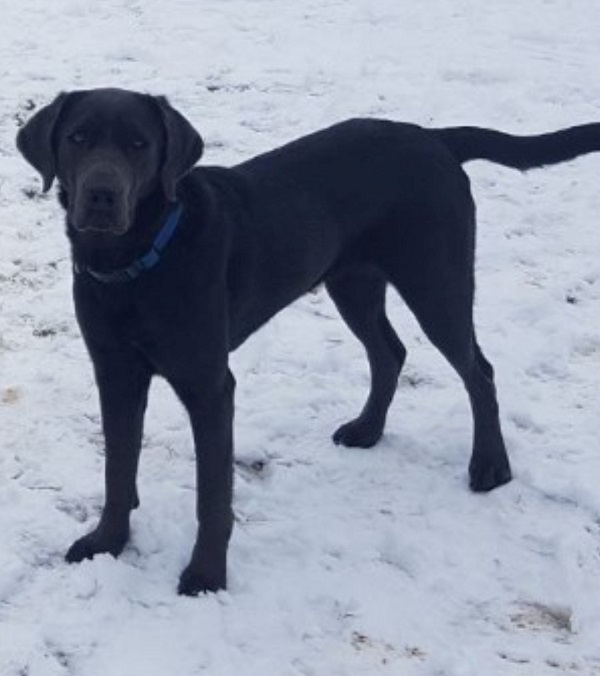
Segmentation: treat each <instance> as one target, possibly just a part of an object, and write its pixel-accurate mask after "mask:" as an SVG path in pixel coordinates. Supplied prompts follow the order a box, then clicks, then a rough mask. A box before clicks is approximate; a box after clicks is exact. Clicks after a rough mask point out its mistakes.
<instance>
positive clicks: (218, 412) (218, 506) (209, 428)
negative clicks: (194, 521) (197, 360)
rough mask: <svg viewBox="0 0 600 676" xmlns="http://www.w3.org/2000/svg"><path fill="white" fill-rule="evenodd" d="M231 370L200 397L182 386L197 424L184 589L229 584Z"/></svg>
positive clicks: (211, 588) (186, 591)
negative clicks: (192, 529) (191, 539)
mask: <svg viewBox="0 0 600 676" xmlns="http://www.w3.org/2000/svg"><path fill="white" fill-rule="evenodd" d="M234 390H235V380H234V377H233V375H232V374H231V372H230V371H229V370H228V371H227V372H226V374H225V375H224V377H223V382H222V384H221V385H220V386H219V387H218V388H214V390H213V391H212V392H206V391H204V392H202V393H199V394H198V395H197V396H196V395H195V394H194V393H192V392H189V391H182V390H181V389H179V388H178V395H179V397H180V398H181V400H182V401H183V403H184V405H185V407H186V409H187V411H188V413H189V416H190V420H191V423H192V429H193V433H194V442H195V447H196V482H197V490H198V494H197V510H196V511H197V517H198V535H197V539H196V544H195V545H194V550H193V553H192V558H191V561H190V563H189V564H188V566H187V568H186V569H185V570H184V571H183V573H182V574H181V578H180V580H179V593H180V594H186V595H195V594H198V593H200V592H206V591H216V590H218V589H224V588H225V586H226V583H227V546H228V544H229V538H230V536H231V530H232V527H233V511H232V505H231V502H232V491H233V431H232V428H233V397H234Z"/></svg>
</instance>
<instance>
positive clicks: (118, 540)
mask: <svg viewBox="0 0 600 676" xmlns="http://www.w3.org/2000/svg"><path fill="white" fill-rule="evenodd" d="M128 538H129V533H128V532H124V533H119V534H113V535H111V536H110V537H109V536H107V535H106V534H104V533H102V532H101V531H100V530H99V529H96V530H94V531H92V532H91V533H88V534H87V535H84V536H83V537H82V538H79V540H76V541H75V542H74V543H73V544H72V545H71V547H69V551H68V552H67V553H66V555H65V559H66V560H67V562H68V563H79V562H80V561H83V560H84V559H93V558H94V556H95V555H96V554H112V556H114V557H117V556H119V554H120V553H121V552H122V551H123V549H124V548H125V545H126V543H127V540H128Z"/></svg>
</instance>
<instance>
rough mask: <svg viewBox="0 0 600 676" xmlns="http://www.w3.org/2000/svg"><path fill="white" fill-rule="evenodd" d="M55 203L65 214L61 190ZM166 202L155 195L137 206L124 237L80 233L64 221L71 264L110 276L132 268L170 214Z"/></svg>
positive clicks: (66, 203)
mask: <svg viewBox="0 0 600 676" xmlns="http://www.w3.org/2000/svg"><path fill="white" fill-rule="evenodd" d="M58 199H59V202H60V204H61V205H62V207H63V208H64V209H65V211H67V212H68V207H69V195H68V193H67V191H66V190H65V189H64V188H63V187H62V186H61V187H60V188H59V193H58ZM169 207H170V205H169V202H167V200H166V198H165V196H164V195H163V193H162V192H161V191H155V192H154V193H152V194H151V195H150V196H149V197H148V198H146V199H145V200H144V201H142V202H141V203H140V205H139V206H138V208H137V210H136V213H135V216H134V221H133V225H132V226H131V228H130V229H129V230H128V231H127V232H126V233H125V234H123V235H112V234H108V233H101V232H92V231H88V232H80V231H78V230H76V229H75V228H74V227H73V226H72V225H71V224H70V223H69V220H68V218H67V237H68V238H69V241H70V242H71V251H72V257H73V262H74V264H75V265H76V266H78V267H81V268H91V269H93V270H97V271H100V272H109V271H112V270H117V269H119V268H123V267H127V266H128V265H131V263H133V261H135V260H136V259H137V258H139V257H140V256H141V255H143V254H145V253H146V252H147V251H148V249H149V248H150V247H151V245H152V242H153V241H154V238H155V237H156V234H157V233H158V231H159V230H160V228H161V227H162V225H163V223H164V220H165V217H166V215H167V213H168V211H169Z"/></svg>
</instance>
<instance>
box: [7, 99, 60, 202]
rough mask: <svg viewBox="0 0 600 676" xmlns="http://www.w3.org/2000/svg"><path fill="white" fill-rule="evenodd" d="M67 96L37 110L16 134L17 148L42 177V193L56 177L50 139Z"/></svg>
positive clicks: (54, 158)
mask: <svg viewBox="0 0 600 676" xmlns="http://www.w3.org/2000/svg"><path fill="white" fill-rule="evenodd" d="M68 96H69V95H68V94H65V93H61V94H59V95H58V96H57V97H56V98H55V99H54V101H53V102H52V103H50V104H49V105H47V106H45V107H44V108H42V109H40V110H38V112H37V113H36V114H35V115H34V116H33V117H32V118H30V119H29V120H28V121H27V122H26V124H25V125H24V126H23V127H21V129H19V133H18V134H17V148H18V149H19V151H20V152H21V153H22V155H23V157H24V158H25V159H26V160H27V161H28V162H29V164H31V165H32V166H33V167H34V169H37V171H39V172H40V174H41V175H42V180H43V182H44V185H43V190H44V192H48V190H50V188H51V187H52V182H53V181H54V177H55V176H56V156H55V152H54V144H53V142H52V139H53V135H54V130H55V129H56V125H57V124H58V120H59V118H60V114H61V112H62V110H63V107H64V104H65V102H66V100H67V98H68Z"/></svg>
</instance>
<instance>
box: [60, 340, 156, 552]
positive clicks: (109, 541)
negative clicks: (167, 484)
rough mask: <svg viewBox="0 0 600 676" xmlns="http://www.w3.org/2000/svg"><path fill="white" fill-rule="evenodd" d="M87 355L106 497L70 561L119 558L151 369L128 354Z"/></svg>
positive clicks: (134, 502)
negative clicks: (98, 411) (94, 386)
mask: <svg viewBox="0 0 600 676" xmlns="http://www.w3.org/2000/svg"><path fill="white" fill-rule="evenodd" d="M90 352H91V354H92V357H93V360H94V367H95V371H96V382H97V384H98V390H99V393H100V407H101V412H102V425H103V430H104V438H105V444H106V459H105V487H106V495H105V504H104V509H103V510H102V516H101V518H100V522H99V523H98V526H97V527H96V528H95V529H94V530H93V531H92V532H91V533H88V534H87V535H85V536H84V537H82V538H80V539H79V540H77V541H76V542H75V543H74V544H73V545H72V546H71V548H70V549H69V551H68V552H67V555H66V559H67V561H69V563H74V562H78V561H82V560H83V559H91V558H93V556H94V555H95V554H101V553H104V552H108V553H110V554H112V555H113V556H118V555H119V554H120V553H121V552H122V551H123V548H124V547H125V544H126V542H127V540H128V538H129V514H130V512H131V510H132V509H135V508H136V507H137V506H138V504H139V500H138V495H137V489H136V474H137V467H138V460H139V455H140V448H141V443H142V430H143V421H144V412H145V410H146V403H147V399H148V388H149V385H150V379H151V371H150V368H149V367H148V365H147V364H146V363H145V361H144V360H143V358H142V357H141V356H140V355H138V354H137V353H135V352H133V351H127V350H125V351H119V352H116V351H110V352H109V353H101V352H98V353H97V354H96V353H94V351H93V349H91V350H90Z"/></svg>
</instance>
